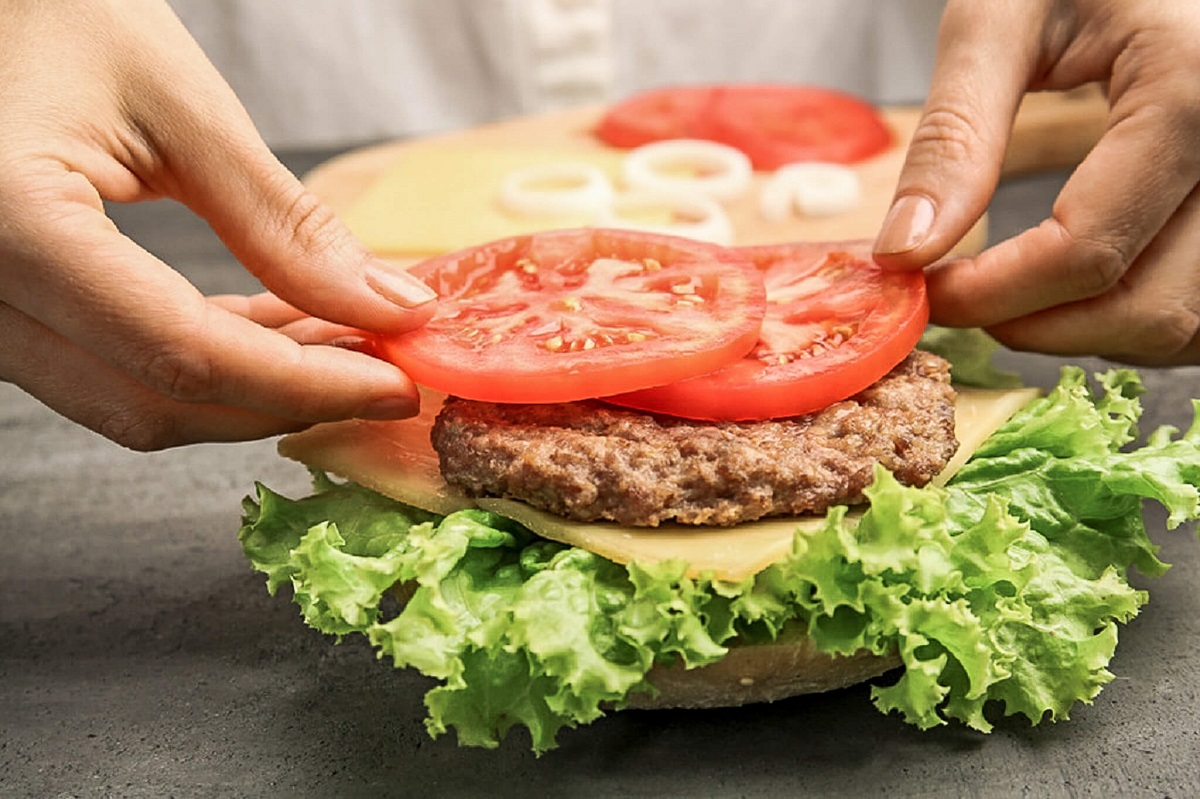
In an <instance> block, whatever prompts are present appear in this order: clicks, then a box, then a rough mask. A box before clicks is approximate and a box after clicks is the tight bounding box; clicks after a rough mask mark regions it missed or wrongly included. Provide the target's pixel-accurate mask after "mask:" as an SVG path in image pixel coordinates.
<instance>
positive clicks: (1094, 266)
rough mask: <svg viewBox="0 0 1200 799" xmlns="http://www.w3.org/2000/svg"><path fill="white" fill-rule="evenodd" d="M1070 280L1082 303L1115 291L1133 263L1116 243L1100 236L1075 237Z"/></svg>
mask: <svg viewBox="0 0 1200 799" xmlns="http://www.w3.org/2000/svg"><path fill="white" fill-rule="evenodd" d="M1071 238H1072V242H1071V247H1070V252H1071V253H1073V257H1072V258H1071V262H1070V264H1069V265H1068V276H1069V280H1070V281H1071V282H1072V286H1071V289H1072V293H1073V295H1074V296H1075V297H1076V298H1078V299H1084V298H1088V297H1096V296H1099V295H1100V294H1103V293H1105V292H1106V291H1109V290H1110V289H1112V288H1113V287H1115V286H1116V285H1117V284H1118V283H1119V282H1120V280H1121V278H1122V277H1124V275H1125V273H1126V272H1127V271H1128V269H1129V266H1130V264H1131V263H1132V262H1133V259H1132V258H1131V257H1130V255H1129V254H1128V253H1126V252H1125V251H1124V250H1123V249H1122V248H1121V246H1120V245H1119V244H1117V243H1116V242H1115V241H1111V240H1109V239H1106V238H1103V237H1097V236H1078V235H1075V236H1071Z"/></svg>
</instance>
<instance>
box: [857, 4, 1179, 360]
mask: <svg viewBox="0 0 1200 799" xmlns="http://www.w3.org/2000/svg"><path fill="white" fill-rule="evenodd" d="M1197 41H1200V8H1198V7H1197V6H1196V4H1194V3H1163V2H1152V1H1150V0H1012V1H1011V2H1003V3H998V2H987V3H981V2H975V1H974V0H949V2H948V3H947V6H946V10H945V13H944V16H943V18H942V26H941V31H940V34H939V44H938V58H937V63H936V66H935V69H934V75H933V82H932V85H931V89H930V94H929V98H928V101H927V103H926V106H925V111H924V115H923V119H922V121H921V123H920V125H919V126H918V129H917V131H916V133H915V135H914V138H913V141H912V144H911V147H910V149H909V152H908V156H907V160H906V162H905V165H904V169H903V171H902V174H901V176H900V179H899V183H898V186H897V191H896V198H897V199H896V202H895V204H894V205H893V210H892V211H891V212H890V213H889V215H888V217H887V219H886V220H885V222H884V225H883V228H882V230H881V233H880V236H879V239H878V241H877V243H876V258H877V259H878V260H879V262H880V263H881V264H883V265H885V266H892V267H895V268H921V267H925V266H928V265H930V264H934V262H935V261H937V259H939V258H941V257H943V256H944V255H945V254H946V253H947V252H948V251H949V250H950V248H951V247H952V246H953V245H954V243H955V242H957V241H958V240H959V239H960V238H961V237H962V236H963V235H964V234H965V233H966V232H967V230H968V229H969V228H970V226H971V225H972V224H973V223H974V222H975V221H976V220H977V219H979V217H980V216H981V215H982V214H983V212H984V210H985V209H986V207H987V204H988V202H989V200H990V199H991V195H992V192H993V191H994V189H995V187H996V184H997V181H998V180H999V175H1000V165H1001V161H1002V160H1003V156H1004V149H1005V145H1006V143H1007V140H1008V134H1009V129H1010V126H1011V124H1012V121H1013V117H1014V116H1015V114H1016V111H1017V107H1018V105H1019V103H1020V100H1021V97H1022V95H1023V94H1024V92H1025V91H1026V90H1027V89H1028V90H1043V89H1046V90H1049V89H1067V88H1071V87H1074V86H1078V85H1082V84H1084V83H1089V82H1093V81H1101V82H1105V83H1106V84H1107V87H1108V98H1109V105H1110V114H1109V122H1108V127H1107V130H1106V132H1105V133H1104V135H1103V136H1102V138H1101V139H1100V141H1099V142H1098V143H1097V145H1096V146H1095V148H1094V149H1093V150H1092V151H1091V152H1090V153H1089V154H1088V155H1087V157H1086V158H1085V159H1084V161H1083V162H1082V163H1081V164H1080V166H1079V167H1078V168H1077V169H1076V171H1075V172H1074V174H1072V175H1071V177H1070V179H1069V180H1068V181H1067V183H1066V185H1065V186H1064V187H1063V189H1062V192H1061V193H1060V194H1059V196H1058V198H1057V200H1056V202H1055V204H1054V208H1053V212H1052V214H1051V217H1050V218H1049V219H1047V220H1045V221H1044V222H1042V223H1041V224H1040V225H1039V226H1037V227H1035V228H1032V229H1030V230H1027V231H1024V232H1022V233H1021V234H1019V235H1017V236H1015V237H1013V238H1011V239H1009V240H1007V241H1003V242H1000V243H998V244H996V245H994V246H992V247H991V248H989V249H987V250H986V251H984V252H983V253H981V254H980V255H978V256H976V257H974V258H961V259H951V260H948V261H946V262H943V263H938V264H935V265H934V266H932V267H931V268H930V269H929V270H928V278H929V294H930V304H931V307H932V313H933V320H934V321H935V322H938V323H941V324H945V325H951V326H982V327H985V328H987V329H988V330H989V331H990V332H991V333H992V334H993V335H995V336H996V337H997V338H998V339H999V340H1000V341H1002V342H1003V343H1005V344H1007V345H1008V346H1010V347H1013V348H1015V349H1024V350H1037V351H1043V352H1051V353H1057V354H1063V355H1084V354H1094V355H1103V356H1107V357H1110V358H1113V359H1116V360H1122V361H1127V362H1131V363H1143V364H1156V365H1159V364H1161V365H1167V364H1180V363H1195V362H1200V336H1198V333H1200V192H1198V191H1197V183H1198V181H1200V103H1197V101H1196V87H1197V85H1200V57H1198V56H1197V52H1198V51H1197V50H1196V42H1197Z"/></svg>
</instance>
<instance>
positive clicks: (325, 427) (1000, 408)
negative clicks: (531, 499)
mask: <svg viewBox="0 0 1200 799" xmlns="http://www.w3.org/2000/svg"><path fill="white" fill-rule="evenodd" d="M1037 395H1038V391H1037V389H1033V388H1022V389H1013V390H981V389H970V388H963V389H959V390H958V400H957V402H956V405H955V414H956V423H955V425H956V426H955V432H956V434H957V436H958V440H959V449H958V453H957V454H956V455H955V456H954V458H953V459H952V460H951V461H950V463H949V464H948V465H947V467H946V469H945V470H944V471H943V472H942V473H941V474H940V475H939V476H938V477H937V478H935V481H934V482H936V483H938V484H943V483H944V482H945V481H946V480H948V479H949V478H950V477H951V476H953V474H954V473H955V472H956V471H957V470H958V469H959V468H960V467H961V466H962V464H963V463H965V462H966V460H967V459H968V458H969V457H970V455H971V454H972V453H973V452H974V451H975V450H976V449H978V448H979V446H980V445H981V444H982V443H983V441H984V440H985V439H986V438H987V437H988V436H990V435H991V434H992V433H993V432H994V431H995V430H996V429H997V428H998V427H1000V425H1002V424H1004V422H1005V421H1006V420H1007V419H1008V418H1009V417H1010V416H1012V415H1013V414H1014V413H1015V412H1016V411H1018V410H1019V409H1020V408H1022V407H1024V406H1025V405H1027V404H1028V403H1029V402H1030V401H1032V400H1033V399H1034V398H1035V397H1036V396H1037ZM441 400H442V397H441V396H439V395H436V394H432V393H425V394H423V395H422V411H421V414H420V416H418V417H416V418H414V419H406V420H403V421H394V422H376V421H365V420H350V421H346V422H333V423H328V424H322V425H317V426H316V427H313V428H310V429H309V430H306V431H304V432H302V433H295V434H293V435H290V436H286V437H285V438H283V439H282V440H281V441H280V444H279V451H280V454H282V455H284V456H285V457H289V458H293V459H295V460H298V461H301V462H303V463H305V464H307V465H309V466H311V467H314V468H317V469H321V470H324V471H326V472H329V473H331V474H334V475H337V476H339V477H342V478H345V479H348V480H353V481H355V482H357V483H359V484H360V485H363V486H366V487H367V488H370V489H373V490H375V491H378V492H379V493H381V494H385V495H387V496H390V497H393V498H394V499H397V500H400V501H401V502H405V503H407V504H410V505H414V506H416V507H419V508H424V509H425V510H429V511H433V512H435V513H441V514H446V513H451V512H453V511H455V510H461V509H463V508H470V507H480V508H484V509H486V510H491V511H493V512H495V513H498V514H500V515H502V516H506V517H509V518H511V519H514V520H516V521H517V522H520V523H521V524H523V525H525V526H526V527H528V528H529V529H530V530H532V531H533V532H535V533H537V534H538V535H540V536H543V537H545V538H549V539H551V540H554V541H558V542H561V543H563V544H568V545H571V546H579V547H582V548H584V549H588V550H590V551H592V552H595V553H596V554H598V555H601V556H603V557H606V558H609V559H610V560H614V561H616V562H618V563H629V562H631V561H637V562H639V563H652V562H658V561H662V560H669V559H684V560H686V561H688V563H689V564H690V570H691V573H692V574H699V573H701V572H706V571H711V572H713V573H714V574H715V575H716V576H717V577H718V578H721V579H726V580H742V579H744V578H746V577H748V576H750V575H752V574H756V573H757V572H759V571H761V570H763V569H765V568H766V567H767V566H769V565H771V564H772V563H773V562H775V561H776V560H779V559H780V558H782V557H783V556H784V555H786V554H787V553H788V552H789V551H790V549H791V546H792V539H793V538H794V536H795V534H796V532H797V530H798V529H803V528H805V527H808V528H810V529H813V528H815V526H817V525H820V524H821V523H822V522H823V517H813V516H802V517H797V516H780V517H774V518H770V519H762V520H759V521H756V522H749V523H745V524H739V525H737V526H736V527H692V526H688V525H674V524H669V525H663V526H661V527H625V526H622V525H618V524H613V523H609V522H589V523H584V522H572V521H568V520H565V519H562V518H560V517H558V516H554V515H552V514H549V513H545V512H544V511H540V510H537V509H536V508H532V507H530V506H529V505H526V504H525V503H522V502H515V501H512V500H504V499H471V498H469V497H467V496H465V495H464V494H462V493H460V492H458V491H457V490H455V489H453V488H451V487H450V486H448V485H447V484H446V482H445V481H444V480H443V479H442V476H441V473H440V471H439V469H438V459H437V454H436V453H435V452H434V451H433V447H432V446H431V445H430V443H429V431H430V428H431V427H432V425H433V420H434V418H435V417H436V416H437V412H438V410H439V409H440V408H441Z"/></svg>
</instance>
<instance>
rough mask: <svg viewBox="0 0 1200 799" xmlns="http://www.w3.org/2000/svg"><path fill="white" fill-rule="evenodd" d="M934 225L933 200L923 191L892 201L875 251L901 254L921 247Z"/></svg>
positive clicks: (886, 253)
mask: <svg viewBox="0 0 1200 799" xmlns="http://www.w3.org/2000/svg"><path fill="white" fill-rule="evenodd" d="M932 228H933V202H932V201H931V200H930V199H929V198H928V197H925V196H924V195H921V194H906V195H904V196H903V197H901V198H899V199H898V200H896V202H895V203H893V204H892V207H891V209H890V210H889V211H888V212H887V216H886V217H884V220H883V227H882V228H881V229H880V231H879V238H878V239H877V240H876V242H875V252H877V253H879V254H881V255H898V254H900V253H903V252H909V251H911V250H915V249H916V248H917V247H920V246H921V244H922V243H923V242H924V241H925V239H926V238H927V237H928V236H929V231H930V230H931V229H932Z"/></svg>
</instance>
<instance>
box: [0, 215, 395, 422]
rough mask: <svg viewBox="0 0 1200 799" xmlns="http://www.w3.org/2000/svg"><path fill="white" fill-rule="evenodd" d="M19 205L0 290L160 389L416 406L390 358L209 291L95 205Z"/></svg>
mask: <svg viewBox="0 0 1200 799" xmlns="http://www.w3.org/2000/svg"><path fill="white" fill-rule="evenodd" d="M27 210H28V211H29V213H28V214H26V215H25V216H24V218H23V219H21V220H14V221H15V222H16V223H17V224H15V225H14V226H12V227H11V228H10V231H9V234H10V237H9V238H8V241H7V242H6V245H7V250H8V252H9V254H10V257H9V258H8V259H7V262H6V263H5V267H6V268H5V269H4V270H2V271H0V297H3V298H4V299H5V300H6V301H7V302H8V303H9V304H11V305H12V306H14V307H15V308H17V309H18V310H20V311H22V312H23V313H25V314H28V315H29V316H31V317H33V318H34V319H36V320H38V321H39V322H41V323H42V324H43V325H45V326H46V327H48V328H50V329H52V330H54V331H56V332H57V333H59V334H60V335H63V336H65V337H66V338H67V339H69V340H70V341H72V342H74V343H75V344H77V345H78V346H80V347H83V348H85V349H86V350H88V351H89V352H92V353H94V354H95V355H97V356H99V357H101V358H102V359H104V360H105V361H107V362H108V363H110V364H112V365H114V366H115V367H117V368H118V369H120V370H122V371H124V372H125V373H127V374H129V375H131V376H133V377H134V378H136V379H137V380H139V381H141V382H142V383H144V384H145V385H148V386H150V387H151V388H152V389H154V390H155V391H157V392H159V393H160V394H163V395H164V396H167V397H169V398H172V399H175V400H179V401H183V402H193V403H203V404H215V405H222V406H227V407H236V408H243V409H246V410H250V411H254V412H256V413H260V414H265V415H269V416H273V417H279V418H285V419H295V420H298V421H306V422H312V421H324V420H328V419H338V418H348V417H353V416H364V415H374V416H380V415H384V416H386V415H404V414H405V413H411V412H413V411H415V405H416V387H415V386H414V385H413V383H412V381H411V380H409V379H408V377H407V376H406V375H405V374H404V373H403V372H401V371H400V370H399V369H398V368H396V367H395V366H393V365H391V364H389V363H386V362H384V361H380V360H377V359H375V358H372V357H370V356H367V355H363V354H361V353H356V352H352V351H349V350H346V349H342V348H338V347H326V346H303V345H301V344H298V343H297V342H295V341H293V340H292V339H290V338H288V337H287V336H285V335H281V334H279V333H277V332H274V331H272V330H268V329H266V328H264V327H262V326H260V325H258V324H256V323H255V322H253V321H251V320H249V319H246V318H243V317H241V316H239V315H238V314H236V313H233V312H231V311H228V310H226V309H224V308H221V307H219V306H217V305H216V304H213V303H210V302H208V301H206V299H205V298H204V297H203V295H201V294H200V292H199V291H198V290H197V289H196V288H195V287H193V286H192V285H191V284H190V283H188V282H187V280H186V279H184V278H183V277H182V276H181V275H179V274H178V273H177V272H175V271H174V270H172V269H171V268H170V267H168V266H167V265H166V264H164V263H162V262H161V261H159V260H158V259H157V258H155V257H154V256H152V255H151V254H150V253H148V252H146V251H145V250H143V249H141V248H140V247H138V246H137V245H136V244H135V243H134V242H132V241H130V240H129V239H127V238H125V237H124V236H123V235H121V234H120V233H119V232H118V231H117V230H116V228H115V227H113V226H112V224H111V223H110V222H109V221H108V220H107V219H106V218H105V217H103V215H102V214H101V213H100V211H99V210H98V209H96V208H95V207H91V206H89V205H86V204H83V203H78V202H72V201H70V200H63V201H62V202H61V203H60V204H58V205H56V206H55V207H50V208H43V209H41V210H38V209H36V208H34V207H30V208H28V209H27ZM64 231H66V233H65V234H64Z"/></svg>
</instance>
